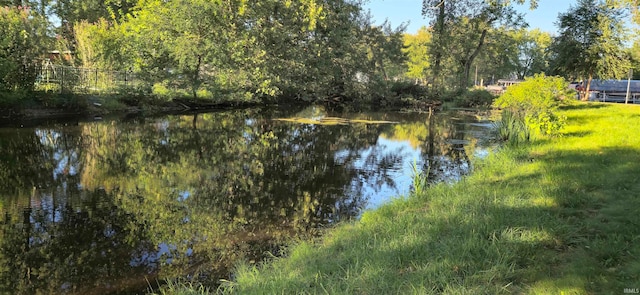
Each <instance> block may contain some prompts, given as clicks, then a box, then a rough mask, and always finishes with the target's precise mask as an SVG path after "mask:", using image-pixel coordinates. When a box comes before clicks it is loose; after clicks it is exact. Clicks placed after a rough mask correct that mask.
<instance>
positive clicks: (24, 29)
mask: <svg viewBox="0 0 640 295" xmlns="http://www.w3.org/2000/svg"><path fill="white" fill-rule="evenodd" d="M46 33H47V25H46V21H45V19H43V18H42V17H41V16H39V15H38V14H36V13H34V12H33V11H32V10H30V9H28V8H23V7H0V92H4V91H17V90H30V89H31V88H32V87H33V84H34V82H35V79H36V75H37V71H36V67H35V64H34V63H33V61H34V59H36V58H38V57H39V56H40V54H41V52H42V50H43V49H44V46H46V44H47V43H46V42H45V37H46Z"/></svg>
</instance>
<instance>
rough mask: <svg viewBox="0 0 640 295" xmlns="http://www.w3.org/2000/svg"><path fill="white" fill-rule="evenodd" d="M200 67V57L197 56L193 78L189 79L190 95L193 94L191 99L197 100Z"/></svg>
mask: <svg viewBox="0 0 640 295" xmlns="http://www.w3.org/2000/svg"><path fill="white" fill-rule="evenodd" d="M201 66H202V55H198V63H197V64H196V68H195V71H194V72H193V77H192V79H191V93H192V94H193V99H198V88H200V84H202V83H201V82H200V67H201Z"/></svg>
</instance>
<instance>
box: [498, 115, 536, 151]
mask: <svg viewBox="0 0 640 295" xmlns="http://www.w3.org/2000/svg"><path fill="white" fill-rule="evenodd" d="M493 125H494V130H495V131H496V133H497V138H498V139H499V140H501V141H503V142H506V143H508V144H509V145H518V144H519V143H522V142H528V141H529V140H530V139H531V129H530V128H529V126H527V123H526V122H525V120H524V119H523V118H522V117H520V116H518V115H515V114H514V113H512V112H511V111H509V110H504V111H502V114H501V115H500V120H499V121H496V122H494V123H493Z"/></svg>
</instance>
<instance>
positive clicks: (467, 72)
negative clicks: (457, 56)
mask: <svg viewBox="0 0 640 295" xmlns="http://www.w3.org/2000/svg"><path fill="white" fill-rule="evenodd" d="M487 32H488V30H487V29H484V30H482V34H480V40H478V45H477V46H476V48H475V49H474V50H473V53H471V55H470V56H469V57H468V58H467V60H466V61H465V63H464V74H463V75H462V79H461V80H460V88H462V89H464V88H467V86H469V78H470V77H471V65H472V64H473V61H474V60H475V59H476V57H478V54H480V50H482V46H483V45H484V40H485V38H486V37H487Z"/></svg>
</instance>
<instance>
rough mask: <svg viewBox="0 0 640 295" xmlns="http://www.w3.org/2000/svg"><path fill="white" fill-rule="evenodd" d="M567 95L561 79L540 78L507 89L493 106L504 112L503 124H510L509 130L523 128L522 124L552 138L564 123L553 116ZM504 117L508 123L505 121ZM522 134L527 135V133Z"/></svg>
mask: <svg viewBox="0 0 640 295" xmlns="http://www.w3.org/2000/svg"><path fill="white" fill-rule="evenodd" d="M569 95H570V90H568V89H567V82H566V81H565V80H564V79H563V78H560V77H549V76H545V75H544V74H539V75H535V76H533V77H530V78H527V79H525V81H524V82H522V83H520V84H517V85H514V86H511V87H509V88H508V89H507V91H506V92H505V93H504V94H502V95H501V96H500V97H498V98H497V99H496V101H495V102H494V106H495V107H498V108H500V109H503V110H504V111H505V112H504V113H503V120H502V122H510V124H511V123H513V124H511V127H512V126H522V122H524V123H525V125H526V126H528V127H529V128H530V131H532V132H534V133H539V134H543V135H553V134H557V133H558V131H559V130H560V128H561V127H562V125H563V121H564V119H563V118H560V117H558V116H557V115H556V110H557V108H558V106H559V105H560V103H561V102H562V101H563V100H564V99H566V98H568V97H570V96H569ZM505 116H506V117H508V119H506V120H505V118H504V117H505ZM501 127H504V128H509V127H510V126H501ZM517 128H518V129H522V128H520V127H517ZM525 131H526V132H527V133H529V130H525ZM527 137H528V136H527Z"/></svg>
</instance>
